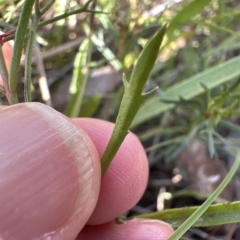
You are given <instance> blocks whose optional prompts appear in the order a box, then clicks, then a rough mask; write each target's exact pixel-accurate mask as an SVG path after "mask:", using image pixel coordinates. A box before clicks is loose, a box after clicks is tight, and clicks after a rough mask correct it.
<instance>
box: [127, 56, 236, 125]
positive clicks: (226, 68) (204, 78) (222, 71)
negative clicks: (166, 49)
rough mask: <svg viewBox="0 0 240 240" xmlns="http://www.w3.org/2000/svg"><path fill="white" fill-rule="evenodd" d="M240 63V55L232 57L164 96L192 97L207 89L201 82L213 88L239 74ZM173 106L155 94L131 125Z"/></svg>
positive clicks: (170, 88) (169, 97)
mask: <svg viewBox="0 0 240 240" xmlns="http://www.w3.org/2000/svg"><path fill="white" fill-rule="evenodd" d="M239 65H240V56H238V57H235V58H232V59H230V60H228V61H226V62H224V63H221V64H219V65H217V66H214V67H212V68H209V69H207V70H205V71H203V72H201V73H198V74H196V75H195V76H193V77H190V78H188V79H186V80H184V81H181V82H179V83H176V84H175V85H173V86H172V87H169V88H168V89H166V91H165V92H164V97H165V98H168V99H172V100H179V99H180V97H181V96H183V97H184V99H186V100H187V99H192V98H194V97H196V96H198V95H199V94H201V93H203V92H204V91H205V90H204V89H203V87H202V86H201V83H203V84H205V85H206V87H208V89H212V88H214V87H217V86H219V85H221V84H223V83H225V82H227V81H229V80H231V79H233V78H234V77H236V76H238V75H239V74H240V68H239ZM173 107H174V104H166V103H163V102H161V98H160V96H154V97H152V98H150V99H148V100H147V101H146V102H145V103H144V104H143V105H142V107H141V108H140V110H139V111H138V113H137V115H136V116H135V119H134V120H133V123H132V126H131V127H136V126H137V125H139V124H140V123H143V122H145V121H147V120H149V119H151V118H153V117H155V116H157V115H159V114H161V113H163V112H164V111H166V110H169V109H171V108H173Z"/></svg>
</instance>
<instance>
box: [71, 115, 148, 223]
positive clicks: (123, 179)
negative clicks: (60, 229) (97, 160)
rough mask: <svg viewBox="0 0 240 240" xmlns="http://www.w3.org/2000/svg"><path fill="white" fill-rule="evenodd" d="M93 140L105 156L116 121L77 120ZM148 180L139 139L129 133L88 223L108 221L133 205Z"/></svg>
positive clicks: (112, 164) (109, 171)
mask: <svg viewBox="0 0 240 240" xmlns="http://www.w3.org/2000/svg"><path fill="white" fill-rule="evenodd" d="M74 122H75V123H76V124H78V125H79V126H81V128H83V129H84V130H85V131H86V133H87V134H88V135H89V136H90V138H91V139H92V141H93V143H94V145H95V146H96V148H97V151H98V153H99V155H100V156H102V154H103V152H104V150H105V148H106V146H107V143H108V141H109V138H110V136H111V133H112V130H113V127H114V124H112V123H109V122H106V121H102V120H97V119H74ZM147 180H148V162H147V157H146V154H145V151H144V149H143V147H142V145H141V143H140V142H139V140H138V138H137V137H136V136H135V135H134V134H133V133H129V134H128V135H127V137H126V138H125V140H124V142H123V144H122V146H121V147H120V149H119V151H118V153H117V155H116V156H115V158H114V160H113V162H112V163H111V165H110V167H109V169H108V171H107V173H106V174H105V175H104V177H103V179H102V183H101V190H100V195H99V199H98V202H97V206H96V208H95V210H94V212H93V214H92V216H91V218H90V219H89V221H88V224H102V223H106V222H109V221H111V220H113V219H114V218H116V217H117V216H119V215H121V214H122V213H124V212H126V211H127V210H128V209H130V208H132V207H133V206H134V205H135V204H136V203H137V202H138V201H139V199H140V198H141V196H142V194H143V192H144V190H145V187H146V184H147Z"/></svg>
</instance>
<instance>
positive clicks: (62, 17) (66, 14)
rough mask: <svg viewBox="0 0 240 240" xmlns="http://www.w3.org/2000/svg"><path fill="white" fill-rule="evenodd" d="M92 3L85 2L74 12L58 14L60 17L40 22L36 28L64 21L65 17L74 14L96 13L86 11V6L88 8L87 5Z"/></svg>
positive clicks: (90, 0)
mask: <svg viewBox="0 0 240 240" xmlns="http://www.w3.org/2000/svg"><path fill="white" fill-rule="evenodd" d="M92 1H93V0H89V1H87V2H86V3H85V4H84V5H83V7H81V8H78V9H75V10H73V11H69V12H65V13H63V14H60V15H58V16H56V17H53V18H51V19H48V20H45V21H42V22H40V23H39V24H38V28H41V27H44V26H46V25H48V24H50V23H54V22H56V21H59V20H61V19H64V18H67V17H69V16H71V15H74V14H78V13H82V12H96V11H93V10H90V9H88V6H89V4H90V3H91V2H92Z"/></svg>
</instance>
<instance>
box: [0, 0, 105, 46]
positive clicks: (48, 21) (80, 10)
mask: <svg viewBox="0 0 240 240" xmlns="http://www.w3.org/2000/svg"><path fill="white" fill-rule="evenodd" d="M92 1H93V0H89V1H88V2H86V4H85V5H84V6H83V7H81V8H78V9H75V10H72V11H69V12H66V13H63V14H61V15H59V16H56V17H54V18H51V19H48V20H45V21H42V22H40V23H39V24H38V29H40V28H42V27H44V26H46V25H48V24H50V23H54V22H56V21H59V20H61V19H65V18H67V17H69V16H71V15H75V14H78V13H82V12H87V13H102V14H107V13H106V12H103V11H96V10H91V9H88V6H89V4H90V3H91V2H92ZM13 38H14V35H13V36H8V37H6V38H5V39H4V41H3V42H7V41H9V40H12V39H13Z"/></svg>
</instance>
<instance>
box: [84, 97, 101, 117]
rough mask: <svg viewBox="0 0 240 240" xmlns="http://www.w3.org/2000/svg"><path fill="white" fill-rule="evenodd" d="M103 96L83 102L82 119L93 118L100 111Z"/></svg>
mask: <svg viewBox="0 0 240 240" xmlns="http://www.w3.org/2000/svg"><path fill="white" fill-rule="evenodd" d="M101 100H102V97H101V96H93V97H91V98H88V99H85V100H84V101H83V104H82V107H81V112H80V117H91V116H92V115H93V114H94V113H95V112H96V110H97V109H98V107H99V105H100V103H101Z"/></svg>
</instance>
